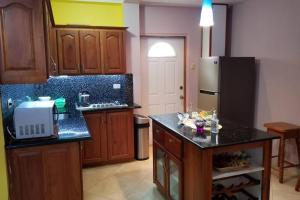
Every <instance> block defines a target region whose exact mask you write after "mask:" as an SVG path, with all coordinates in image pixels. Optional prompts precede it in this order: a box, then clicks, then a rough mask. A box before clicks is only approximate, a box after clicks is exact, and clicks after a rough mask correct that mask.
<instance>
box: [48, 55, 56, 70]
mask: <svg viewBox="0 0 300 200" xmlns="http://www.w3.org/2000/svg"><path fill="white" fill-rule="evenodd" d="M50 60H51V62H52V67H53V71H54V72H56V67H57V65H56V63H55V61H54V59H53V58H52V57H50Z"/></svg>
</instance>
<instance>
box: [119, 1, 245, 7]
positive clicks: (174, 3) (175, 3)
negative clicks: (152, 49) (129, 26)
mask: <svg viewBox="0 0 300 200" xmlns="http://www.w3.org/2000/svg"><path fill="white" fill-rule="evenodd" d="M212 1H213V3H226V4H234V3H237V2H241V1H245V0H212ZM124 2H134V3H140V4H149V5H172V6H199V5H201V2H202V1H201V0H124Z"/></svg>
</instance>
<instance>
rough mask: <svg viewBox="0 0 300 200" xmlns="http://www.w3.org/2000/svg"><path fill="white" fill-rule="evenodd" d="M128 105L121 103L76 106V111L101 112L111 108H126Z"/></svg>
mask: <svg viewBox="0 0 300 200" xmlns="http://www.w3.org/2000/svg"><path fill="white" fill-rule="evenodd" d="M126 107H128V105H127V104H125V103H124V104H120V103H119V102H117V101H116V102H114V103H94V104H89V105H84V106H83V105H78V104H76V110H79V111H89V110H101V109H109V108H126Z"/></svg>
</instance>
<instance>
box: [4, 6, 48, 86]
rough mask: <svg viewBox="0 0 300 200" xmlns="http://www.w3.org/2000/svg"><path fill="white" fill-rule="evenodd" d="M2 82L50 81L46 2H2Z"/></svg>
mask: <svg viewBox="0 0 300 200" xmlns="http://www.w3.org/2000/svg"><path fill="white" fill-rule="evenodd" d="M0 11H1V15H0V45H1V47H0V51H1V55H0V61H1V62H0V68H1V73H0V74H1V75H0V76H1V80H2V83H37V82H46V54H45V42H44V25H43V5H42V0H2V1H0Z"/></svg>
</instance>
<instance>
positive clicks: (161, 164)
mask: <svg viewBox="0 0 300 200" xmlns="http://www.w3.org/2000/svg"><path fill="white" fill-rule="evenodd" d="M153 182H154V183H155V184H156V185H157V188H158V189H159V190H160V191H161V192H162V193H163V194H165V193H166V188H167V180H166V152H165V151H164V150H163V149H162V148H161V147H160V145H159V144H158V143H156V142H154V143H153Z"/></svg>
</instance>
